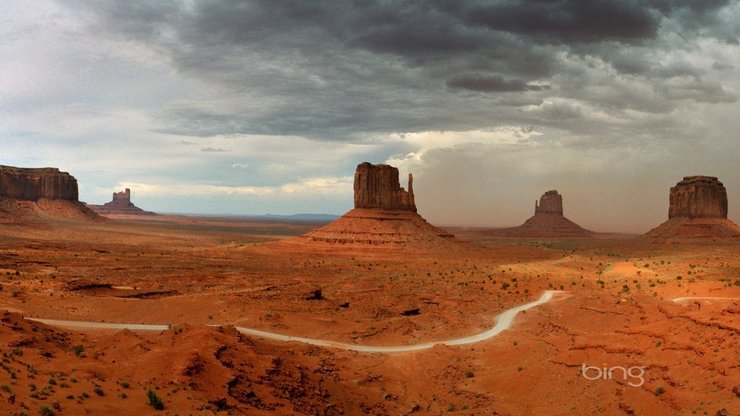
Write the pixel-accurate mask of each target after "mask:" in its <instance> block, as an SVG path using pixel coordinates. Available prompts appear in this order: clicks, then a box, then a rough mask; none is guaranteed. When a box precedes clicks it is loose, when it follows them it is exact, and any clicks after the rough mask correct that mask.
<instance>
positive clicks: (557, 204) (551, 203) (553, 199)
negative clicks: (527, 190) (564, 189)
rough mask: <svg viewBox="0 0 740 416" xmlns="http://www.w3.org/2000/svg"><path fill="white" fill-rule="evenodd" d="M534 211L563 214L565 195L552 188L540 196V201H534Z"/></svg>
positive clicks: (537, 212)
mask: <svg viewBox="0 0 740 416" xmlns="http://www.w3.org/2000/svg"><path fill="white" fill-rule="evenodd" d="M534 213H535V215H537V214H558V215H563V196H562V195H560V194H559V193H558V191H555V190H552V191H547V192H545V193H544V194H543V195H542V196H541V197H540V203H539V205H538V204H537V201H534Z"/></svg>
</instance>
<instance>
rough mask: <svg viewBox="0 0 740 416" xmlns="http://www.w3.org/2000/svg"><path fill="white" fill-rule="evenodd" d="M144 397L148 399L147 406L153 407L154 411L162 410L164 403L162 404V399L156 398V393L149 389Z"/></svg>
mask: <svg viewBox="0 0 740 416" xmlns="http://www.w3.org/2000/svg"><path fill="white" fill-rule="evenodd" d="M146 397H148V398H149V405H150V406H151V407H153V408H154V410H164V402H162V399H160V398H159V396H157V393H155V392H153V391H152V390H151V389H149V390H147V391H146Z"/></svg>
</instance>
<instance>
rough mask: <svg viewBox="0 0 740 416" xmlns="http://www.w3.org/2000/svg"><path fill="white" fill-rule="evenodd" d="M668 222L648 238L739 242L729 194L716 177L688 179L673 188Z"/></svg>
mask: <svg viewBox="0 0 740 416" xmlns="http://www.w3.org/2000/svg"><path fill="white" fill-rule="evenodd" d="M668 201H669V205H668V221H666V222H664V223H663V224H661V225H659V226H658V227H656V228H653V229H652V230H650V231H649V232H648V233H647V234H646V235H647V236H648V237H656V238H692V239H695V238H704V239H717V238H720V239H723V238H732V239H735V238H740V227H738V226H737V225H736V224H735V223H734V222H732V221H730V220H729V219H727V190H726V189H725V186H724V185H723V184H722V182H720V181H719V180H718V179H717V178H716V177H714V176H685V177H684V178H683V180H682V181H680V182H678V183H677V184H676V186H674V187H672V188H671V191H670V194H669V197H668Z"/></svg>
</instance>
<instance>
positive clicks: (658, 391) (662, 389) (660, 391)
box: [655, 386, 665, 396]
mask: <svg viewBox="0 0 740 416" xmlns="http://www.w3.org/2000/svg"><path fill="white" fill-rule="evenodd" d="M663 393H665V387H663V386H658V387H656V388H655V395H656V396H660V395H661V394H663Z"/></svg>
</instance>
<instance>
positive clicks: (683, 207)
mask: <svg viewBox="0 0 740 416" xmlns="http://www.w3.org/2000/svg"><path fill="white" fill-rule="evenodd" d="M674 217H682V218H727V191H726V190H725V186H724V185H722V182H720V181H719V180H718V179H717V178H716V177H713V176H685V177H684V178H683V180H682V181H681V182H679V183H677V184H676V186H674V187H673V188H671V193H670V206H669V208H668V218H674Z"/></svg>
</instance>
